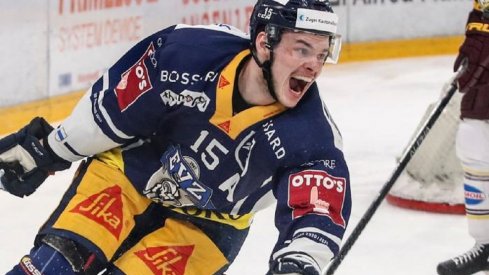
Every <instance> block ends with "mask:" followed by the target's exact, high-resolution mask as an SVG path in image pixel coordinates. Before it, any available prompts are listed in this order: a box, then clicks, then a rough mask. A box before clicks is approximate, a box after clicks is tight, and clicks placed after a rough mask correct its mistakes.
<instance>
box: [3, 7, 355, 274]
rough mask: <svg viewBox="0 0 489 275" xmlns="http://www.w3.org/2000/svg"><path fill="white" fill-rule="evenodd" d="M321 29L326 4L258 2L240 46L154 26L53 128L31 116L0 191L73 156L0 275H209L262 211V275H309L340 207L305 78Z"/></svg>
mask: <svg viewBox="0 0 489 275" xmlns="http://www.w3.org/2000/svg"><path fill="white" fill-rule="evenodd" d="M336 24H337V16H336V15H335V14H334V13H333V10H332V9H331V6H330V4H329V2H328V1H327V0H289V1H287V0H280V1H279V0H277V1H273V0H260V1H258V2H257V3H256V5H255V7H254V10H253V13H252V16H251V20H250V37H251V40H250V38H249V37H248V36H246V35H245V34H243V33H241V32H240V31H238V30H236V29H234V28H232V27H230V26H227V25H213V26H188V25H176V26H172V27H169V28H166V29H164V30H162V31H159V32H157V33H155V34H153V35H151V36H149V37H147V38H146V39H144V40H142V41H141V42H140V43H138V44H137V45H135V46H134V47H133V48H132V49H131V50H130V51H128V52H127V53H126V54H125V55H124V56H123V57H122V58H121V59H120V60H119V61H117V63H116V64H115V65H113V66H112V67H111V68H110V69H109V70H108V71H107V72H106V73H105V74H104V75H103V76H102V77H101V78H100V79H99V80H98V81H97V82H96V83H95V84H94V85H93V86H92V87H91V88H90V89H89V91H88V92H87V94H86V95H85V96H84V97H83V98H82V99H81V100H80V102H79V103H78V105H77V106H76V107H75V109H74V110H73V113H72V114H71V115H70V116H69V117H68V118H67V119H66V120H64V121H63V122H62V123H61V124H60V125H59V126H58V127H57V128H56V129H53V128H52V127H51V126H50V125H49V124H48V123H46V121H44V120H43V119H42V118H36V119H34V120H32V121H31V123H29V124H28V125H27V126H25V127H24V128H23V129H21V130H20V131H19V132H17V133H15V134H12V135H10V136H8V137H6V138H4V139H1V140H0V167H1V168H2V170H0V171H1V174H3V175H2V176H1V184H2V185H3V189H5V190H6V191H8V192H10V193H11V194H14V195H16V196H20V197H23V196H27V195H29V194H31V193H32V192H34V191H35V190H36V188H37V187H38V186H39V185H40V184H41V183H42V182H43V181H44V180H45V179H46V177H48V175H49V174H52V173H53V172H55V171H59V170H63V169H66V168H68V167H69V166H70V163H71V162H73V161H77V160H82V159H84V161H83V162H82V164H81V166H80V167H79V168H78V171H77V173H76V175H75V178H74V180H73V182H72V184H71V185H70V187H69V189H68V190H67V191H66V193H65V195H64V196H63V199H62V201H61V203H60V205H59V206H58V208H57V209H56V210H55V211H54V212H53V213H52V215H51V217H50V218H49V219H48V221H47V222H46V223H45V224H44V225H43V226H42V228H41V229H40V231H39V233H38V235H37V236H36V239H35V243H34V247H33V248H32V250H31V251H30V253H29V254H28V255H26V256H24V257H23V258H22V259H21V260H20V262H19V263H18V264H17V265H15V266H14V267H13V269H12V270H11V271H10V272H9V273H8V274H10V275H12V274H41V273H42V274H98V273H99V272H101V271H102V270H105V273H106V274H138V275H141V274H142V275H145V274H222V273H223V272H224V271H225V270H226V269H227V268H228V267H229V265H230V264H231V263H232V262H233V260H234V259H235V257H236V255H237V254H238V252H239V250H240V248H241V246H242V244H243V241H244V240H245V238H246V236H247V233H248V229H249V226H250V224H251V222H252V218H253V215H254V213H256V212H257V211H258V210H260V209H263V208H264V207H266V206H268V205H270V204H271V203H273V202H274V201H276V203H277V205H276V213H275V225H276V227H277V229H278V231H279V236H278V239H277V241H276V245H275V247H274V248H273V251H271V256H270V259H269V273H270V274H320V272H321V269H323V268H324V267H325V266H326V265H327V264H328V262H329V261H330V259H331V258H332V257H333V256H334V255H335V254H336V253H337V252H338V250H339V246H340V242H341V239H342V237H343V234H344V232H345V228H346V226H347V224H348V219H349V215H350V208H351V196H350V182H349V172H348V168H347V164H346V162H345V159H344V156H343V153H342V149H341V147H342V141H341V136H340V134H339V132H338V130H337V128H336V126H335V124H334V123H333V120H332V119H331V117H330V115H329V113H328V111H327V109H326V107H325V105H324V103H323V101H322V100H321V97H320V94H319V91H318V87H317V85H316V83H315V79H316V78H317V77H318V76H319V74H320V72H321V70H322V68H323V65H324V63H325V62H326V61H327V60H331V61H335V60H336V58H337V56H338V53H339V47H340V39H339V35H337V34H336ZM2 249H8V248H7V247H5V246H2Z"/></svg>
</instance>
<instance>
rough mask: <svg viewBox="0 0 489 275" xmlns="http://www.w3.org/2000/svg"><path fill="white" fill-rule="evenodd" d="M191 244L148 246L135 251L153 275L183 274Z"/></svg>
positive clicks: (190, 252) (192, 247) (190, 251)
mask: <svg viewBox="0 0 489 275" xmlns="http://www.w3.org/2000/svg"><path fill="white" fill-rule="evenodd" d="M193 250H194V246H193V245H186V246H160V247H150V248H148V249H145V250H141V251H137V252H135V253H134V254H136V256H138V257H139V259H141V260H142V261H143V262H144V263H145V264H146V265H147V266H148V268H149V269H151V271H152V272H153V274H155V275H167V274H172V275H184V274H185V269H186V268H187V262H188V258H189V257H190V255H192V252H193Z"/></svg>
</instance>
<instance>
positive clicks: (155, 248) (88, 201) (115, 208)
mask: <svg viewBox="0 0 489 275" xmlns="http://www.w3.org/2000/svg"><path fill="white" fill-rule="evenodd" d="M202 212H206V211H204V210H198V209H194V210H192V211H190V210H186V211H181V210H180V212H177V211H174V210H171V209H169V208H166V207H163V206H161V205H159V204H156V203H153V202H151V201H150V200H149V199H147V198H146V197H144V196H142V195H140V194H139V193H138V192H137V191H136V190H135V188H134V187H133V185H132V184H131V183H130V182H129V181H128V179H127V178H126V177H125V176H124V174H123V173H122V172H121V171H120V170H118V169H116V168H114V167H112V166H110V165H107V164H105V163H103V162H101V161H99V160H96V159H93V160H91V161H89V162H88V163H85V164H82V165H81V168H80V169H79V171H78V174H77V175H76V176H75V178H74V181H73V183H72V185H71V186H70V188H69V189H68V191H67V192H66V193H65V195H64V196H63V199H62V201H61V203H60V205H59V206H58V208H57V209H56V210H55V211H54V213H53V214H52V216H51V217H50V218H49V220H48V221H47V222H46V223H45V225H44V226H43V227H42V228H41V230H40V232H39V235H38V236H37V238H36V242H35V245H36V247H35V248H34V249H33V251H32V252H31V254H30V255H28V256H27V258H23V260H24V261H26V259H27V260H28V265H32V263H34V264H33V266H34V268H35V269H37V271H36V270H35V271H33V272H29V271H28V270H26V268H27V269H28V267H26V265H25V263H24V264H23V263H22V262H21V263H20V264H19V265H18V266H17V267H16V268H14V271H12V273H10V274H19V271H20V270H22V271H24V272H25V274H36V272H41V273H42V274H45V275H49V274H50V273H49V272H50V271H49V270H54V269H53V268H51V269H50V268H48V267H45V266H40V265H41V264H39V262H43V261H44V263H45V262H46V261H47V260H49V259H44V260H43V259H41V260H40V261H37V258H36V257H39V255H41V254H39V253H40V252H39V251H40V250H41V249H39V248H42V249H44V250H43V251H44V253H45V254H47V255H48V256H43V257H44V258H46V257H49V255H51V254H52V257H53V258H56V259H58V258H60V257H61V256H60V254H59V253H57V254H56V252H60V253H61V254H64V251H56V250H63V249H62V248H59V247H63V246H57V245H49V244H50V243H56V241H54V242H52V241H49V240H53V239H54V240H56V238H46V236H48V237H49V236H55V237H61V238H62V239H68V240H72V241H73V242H74V243H75V244H76V246H75V248H73V249H67V250H70V251H71V252H72V251H73V250H77V248H76V247H78V248H81V249H79V250H80V251H83V252H84V253H81V254H82V258H85V259H82V260H83V264H82V265H87V266H88V265H89V264H92V263H94V264H96V266H97V267H99V266H100V267H101V268H102V269H104V268H105V269H106V272H105V273H104V274H135V275H136V274H137V275H153V274H222V273H223V272H224V271H225V270H226V269H227V267H228V266H229V264H230V263H231V262H232V261H233V260H234V258H235V257H236V255H237V253H238V251H239V249H240V248H241V246H242V244H243V242H244V239H245V238H246V235H247V233H248V223H246V227H243V226H241V227H240V228H239V229H238V228H236V226H233V223H236V224H241V225H243V220H240V218H239V217H238V218H236V217H233V219H232V220H231V219H229V220H226V219H223V222H218V221H215V220H212V219H210V218H209V217H212V216H213V215H212V213H211V214H209V213H207V214H206V215H205V216H206V217H207V219H206V218H201V217H196V216H199V215H200V214H201V213H202ZM207 212H208V211H207ZM201 216H202V215H201ZM215 216H219V217H220V218H222V217H223V216H224V215H222V214H219V215H215ZM245 222H246V221H245ZM46 239H47V240H48V241H46ZM46 244H48V246H51V247H54V249H51V250H49V247H47V248H48V249H46ZM68 252H69V251H68ZM49 253H51V254H49ZM34 254H35V255H34ZM55 254H56V255H55ZM75 256H76V255H75ZM92 256H94V257H92ZM90 257H92V258H91V259H90ZM68 258H70V257H68ZM31 259H32V261H31ZM71 260H72V259H71ZM50 261H51V260H50ZM59 262H60V263H59V264H57V265H59V266H61V265H62V264H64V265H66V261H64V262H63V259H62V258H61V261H59ZM61 262H63V263H61ZM68 262H70V261H68ZM70 263H71V262H70ZM51 264H52V265H56V263H51ZM36 265H37V266H36ZM92 266H93V265H92ZM99 269H100V268H99ZM53 272H54V271H53ZM91 272H98V270H94V271H91ZM86 273H89V272H84V271H83V270H82V271H81V272H79V273H76V274H86ZM53 274H54V273H53ZM66 274H70V273H66ZM71 274H75V272H73V273H71ZM94 274H97V273H94ZM56 275H59V274H56Z"/></svg>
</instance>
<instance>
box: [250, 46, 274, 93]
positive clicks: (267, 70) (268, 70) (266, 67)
mask: <svg viewBox="0 0 489 275" xmlns="http://www.w3.org/2000/svg"><path fill="white" fill-rule="evenodd" d="M267 48H269V49H270V59H269V60H266V61H264V62H263V63H261V62H260V60H258V57H257V56H256V53H255V51H254V50H252V51H251V55H252V56H253V59H254V60H255V62H256V64H258V66H259V67H260V68H261V70H262V72H263V77H264V78H265V80H266V81H267V86H268V92H269V93H270V95H271V96H272V97H273V99H275V100H276V101H278V98H277V94H276V93H275V88H274V87H273V80H272V63H273V50H272V47H271V46H269V45H267Z"/></svg>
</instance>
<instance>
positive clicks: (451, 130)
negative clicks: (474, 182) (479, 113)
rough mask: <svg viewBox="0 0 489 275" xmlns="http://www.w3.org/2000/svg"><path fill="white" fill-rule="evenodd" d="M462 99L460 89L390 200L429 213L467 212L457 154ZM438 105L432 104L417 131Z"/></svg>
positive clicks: (417, 153) (388, 199) (391, 191)
mask: <svg viewBox="0 0 489 275" xmlns="http://www.w3.org/2000/svg"><path fill="white" fill-rule="evenodd" d="M460 100H461V95H460V93H458V92H456V93H455V94H454V95H453V97H452V99H451V101H450V102H449V104H448V105H447V107H446V108H445V109H444V110H443V112H442V114H441V115H440V117H439V118H438V120H437V121H436V123H435V124H434V125H433V127H432V128H431V130H430V131H429V132H428V135H427V136H426V137H425V139H424V140H423V142H422V143H421V145H420V147H419V148H418V149H417V151H416V152H415V153H414V155H413V156H412V159H411V161H410V162H409V163H408V165H407V166H406V169H405V170H404V172H403V173H402V175H401V176H400V177H399V179H398V180H397V182H396V183H395V184H394V186H393V187H392V189H391V190H390V193H389V194H388V195H387V201H388V202H390V203H391V204H394V205H397V206H400V207H405V208H411V209H417V210H423V211H429V212H440V213H454V214H463V213H465V206H464V196H463V194H464V192H463V183H462V180H463V172H462V167H461V165H460V163H459V161H458V159H457V157H456V155H455V136H456V132H457V128H458V122H459V116H460ZM434 105H435V104H431V105H430V106H429V107H428V109H427V110H426V112H425V114H424V117H423V118H422V120H421V122H420V124H419V125H418V129H416V131H415V133H417V132H418V130H419V129H420V128H421V127H422V125H423V124H424V122H425V120H426V119H427V118H428V116H429V114H430V113H431V111H432V109H433V108H434ZM415 138H416V137H415V136H413V137H412V139H415ZM405 150H407V148H406V149H405Z"/></svg>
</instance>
